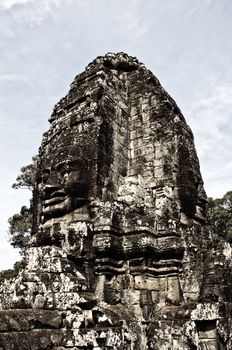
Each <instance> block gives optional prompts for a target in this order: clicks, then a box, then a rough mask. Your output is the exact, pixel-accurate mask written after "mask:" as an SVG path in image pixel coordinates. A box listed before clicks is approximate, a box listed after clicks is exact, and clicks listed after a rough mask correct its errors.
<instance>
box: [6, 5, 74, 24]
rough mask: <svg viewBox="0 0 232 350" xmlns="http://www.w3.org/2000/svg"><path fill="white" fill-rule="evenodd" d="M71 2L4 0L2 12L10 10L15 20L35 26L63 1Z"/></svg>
mask: <svg viewBox="0 0 232 350" xmlns="http://www.w3.org/2000/svg"><path fill="white" fill-rule="evenodd" d="M71 2H73V0H2V1H1V3H0V12H4V11H10V12H11V13H10V15H11V16H13V17H14V20H15V21H17V22H25V23H28V24H29V25H30V26H32V27H33V26H35V25H38V24H40V23H41V22H43V21H44V20H45V19H46V18H47V16H49V15H51V14H53V11H54V10H55V9H56V8H58V7H59V6H60V5H61V4H62V3H63V4H69V3H71Z"/></svg>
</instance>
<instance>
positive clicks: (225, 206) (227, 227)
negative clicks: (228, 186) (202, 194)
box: [207, 191, 232, 243]
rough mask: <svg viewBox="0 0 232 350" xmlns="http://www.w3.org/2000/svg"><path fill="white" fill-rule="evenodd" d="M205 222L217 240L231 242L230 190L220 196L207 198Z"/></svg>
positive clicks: (231, 209)
mask: <svg viewBox="0 0 232 350" xmlns="http://www.w3.org/2000/svg"><path fill="white" fill-rule="evenodd" d="M207 222H208V225H209V227H210V228H211V230H212V233H213V234H214V235H216V237H217V239H218V240H220V239H222V238H223V239H224V240H226V241H227V242H229V243H232V191H229V192H227V193H226V194H225V195H224V196H223V197H222V198H216V199H213V198H209V202H208V212H207Z"/></svg>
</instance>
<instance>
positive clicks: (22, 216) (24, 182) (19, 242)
mask: <svg viewBox="0 0 232 350" xmlns="http://www.w3.org/2000/svg"><path fill="white" fill-rule="evenodd" d="M37 161H38V157H37V156H35V157H33V158H32V163H31V164H29V165H26V166H24V167H22V168H21V173H20V175H19V176H18V177H17V178H16V182H15V183H14V184H13V185H12V187H13V188H15V189H29V190H30V191H33V189H34V185H35V179H36V172H37ZM32 214H33V205H32V200H31V201H30V207H29V208H28V207H26V206H22V208H21V210H20V212H19V213H17V214H14V215H13V216H11V217H10V218H9V219H8V222H9V238H10V243H11V245H12V246H13V247H15V248H20V252H21V254H22V255H24V251H25V248H26V246H27V244H28V240H29V237H30V234H31V228H32Z"/></svg>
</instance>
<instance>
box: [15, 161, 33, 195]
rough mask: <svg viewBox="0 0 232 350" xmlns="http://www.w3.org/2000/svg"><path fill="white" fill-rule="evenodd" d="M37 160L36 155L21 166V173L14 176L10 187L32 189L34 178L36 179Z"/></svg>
mask: <svg viewBox="0 0 232 350" xmlns="http://www.w3.org/2000/svg"><path fill="white" fill-rule="evenodd" d="M37 161H38V156H34V157H32V163H31V164H29V165H26V166H23V167H22V168H21V173H20V174H19V176H17V178H16V182H15V183H13V185H12V187H13V188H15V189H18V188H22V189H29V190H31V191H32V190H33V188H34V184H35V179H36V171H37Z"/></svg>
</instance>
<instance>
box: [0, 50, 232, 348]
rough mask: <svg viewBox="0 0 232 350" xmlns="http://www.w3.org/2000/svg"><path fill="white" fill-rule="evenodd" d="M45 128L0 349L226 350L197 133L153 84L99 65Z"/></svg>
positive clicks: (225, 289)
mask: <svg viewBox="0 0 232 350" xmlns="http://www.w3.org/2000/svg"><path fill="white" fill-rule="evenodd" d="M50 122H51V127H50V129H49V131H48V132H47V133H45V134H44V137H43V141H42V145H41V148H40V151H39V167H38V174H37V182H36V186H35V191H34V199H33V202H34V211H35V214H34V225H33V230H32V231H33V234H32V237H31V242H30V247H28V249H27V253H26V267H25V269H24V270H23V271H21V272H20V273H19V275H18V277H17V278H16V279H15V280H13V281H10V282H9V281H8V282H5V284H3V285H2V286H0V288H1V289H0V293H1V309H3V311H1V312H0V349H1V350H2V349H4V350H10V349H33V350H34V349H35V350H37V349H53V350H55V349H56V350H64V349H70V350H74V349H75V350H77V349H95V350H100V349H111V350H112V349H128V350H132V349H133V350H135V349H141V350H143V349H156V350H158V349H159V350H169V349H170V350H171V349H172V350H173V349H179V350H191V349H202V350H203V349H207V350H215V349H218V350H223V349H225V350H226V349H227V350H229V349H231V348H232V339H231V317H232V311H231V310H232V303H231V300H232V293H231V284H232V282H231V280H232V279H231V275H232V269H231V265H232V263H231V261H232V259H231V251H232V250H231V247H230V246H229V245H228V243H224V242H221V245H220V247H218V249H213V248H212V244H211V236H210V232H208V231H207V229H206V228H205V227H204V222H205V205H206V202H207V198H206V194H205V192H204V188H203V181H202V178H201V174H200V169H199V162H198V158H197V155H196V151H195V147H194V141H193V135H192V132H191V130H190V128H189V127H188V125H187V124H186V122H185V119H184V117H183V115H182V113H181V111H180V110H179V108H178V107H177V105H176V103H175V102H174V101H173V100H172V98H171V97H170V96H169V95H168V94H167V92H166V91H165V90H164V89H163V88H162V86H161V85H160V83H159V81H158V80H157V78H156V77H155V76H154V75H153V74H152V73H151V72H150V71H149V70H147V69H146V68H145V67H144V65H143V64H142V63H140V62H138V60H137V59H136V58H134V57H130V56H127V55H126V54H124V53H119V54H111V53H110V54H107V55H106V56H104V57H98V58H96V60H94V62H93V63H91V64H89V65H88V66H87V68H86V70H85V72H83V73H82V74H80V75H78V76H77V77H76V78H75V79H74V81H73V83H72V84H71V88H70V90H69V92H68V94H67V95H66V96H65V97H64V98H63V99H61V100H60V102H59V103H58V104H57V105H56V106H55V107H54V111H53V113H52V116H51V118H50ZM33 339H34V340H33ZM19 344H21V345H20V346H21V347H20V346H19ZM17 346H18V347H17Z"/></svg>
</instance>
